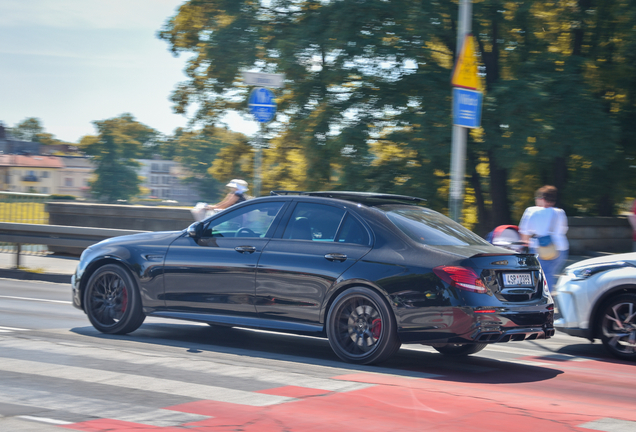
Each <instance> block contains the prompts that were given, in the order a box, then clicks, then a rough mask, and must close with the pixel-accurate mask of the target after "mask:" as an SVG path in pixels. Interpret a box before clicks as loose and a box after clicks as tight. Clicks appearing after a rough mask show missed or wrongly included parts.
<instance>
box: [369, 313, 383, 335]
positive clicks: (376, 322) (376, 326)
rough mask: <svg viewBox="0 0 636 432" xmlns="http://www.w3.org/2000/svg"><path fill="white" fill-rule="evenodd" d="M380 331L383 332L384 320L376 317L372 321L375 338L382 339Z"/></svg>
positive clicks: (372, 332) (372, 331)
mask: <svg viewBox="0 0 636 432" xmlns="http://www.w3.org/2000/svg"><path fill="white" fill-rule="evenodd" d="M380 332H382V320H381V319H380V318H376V319H374V320H373V322H372V323H371V334H372V335H373V337H374V338H376V339H380Z"/></svg>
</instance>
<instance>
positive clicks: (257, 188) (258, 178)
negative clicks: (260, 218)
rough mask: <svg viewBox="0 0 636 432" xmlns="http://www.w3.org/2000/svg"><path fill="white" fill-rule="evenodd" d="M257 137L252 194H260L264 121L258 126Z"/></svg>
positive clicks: (256, 195)
mask: <svg viewBox="0 0 636 432" xmlns="http://www.w3.org/2000/svg"><path fill="white" fill-rule="evenodd" d="M259 132H260V134H259V137H258V140H257V144H256V154H255V155H254V191H253V193H254V196H255V197H258V196H261V165H262V162H261V158H262V152H263V147H264V145H265V123H264V122H261V124H260V128H259Z"/></svg>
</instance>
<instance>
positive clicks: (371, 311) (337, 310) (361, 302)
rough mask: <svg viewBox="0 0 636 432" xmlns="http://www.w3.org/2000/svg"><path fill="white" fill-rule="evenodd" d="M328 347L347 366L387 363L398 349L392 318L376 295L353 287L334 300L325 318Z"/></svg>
mask: <svg viewBox="0 0 636 432" xmlns="http://www.w3.org/2000/svg"><path fill="white" fill-rule="evenodd" d="M326 327H327V337H328V338H329V345H331V349H333V351H334V352H335V353H336V355H337V356H338V357H340V358H341V359H342V360H344V361H346V362H349V363H356V364H370V363H380V362H382V361H384V360H387V359H388V358H389V357H391V356H392V355H393V354H395V353H396V352H397V350H398V349H399V348H400V345H401V343H400V340H399V339H398V336H397V325H396V322H395V316H394V315H393V312H392V311H391V309H390V308H389V306H388V304H387V302H386V300H385V299H384V298H383V297H382V296H380V294H378V293H377V292H375V291H373V290H371V289H368V288H364V287H354V288H349V289H347V290H346V291H343V292H342V293H341V294H340V295H338V297H337V298H336V299H335V300H334V302H333V305H332V306H331V308H330V309H329V314H328V315H327V326H326Z"/></svg>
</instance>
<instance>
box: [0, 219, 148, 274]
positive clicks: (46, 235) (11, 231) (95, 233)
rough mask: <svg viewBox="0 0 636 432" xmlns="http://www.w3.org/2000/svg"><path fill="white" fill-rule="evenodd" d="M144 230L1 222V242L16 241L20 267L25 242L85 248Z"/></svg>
mask: <svg viewBox="0 0 636 432" xmlns="http://www.w3.org/2000/svg"><path fill="white" fill-rule="evenodd" d="M142 232H148V231H136V230H122V229H112V228H86V227H75V226H66V225H39V224H24V223H11V222H0V242H6V243H14V244H16V246H17V247H16V254H15V255H16V261H15V267H16V268H19V267H20V252H21V245H23V244H40V245H47V246H57V247H71V248H80V249H85V248H87V247H88V246H90V245H92V244H95V243H97V242H100V241H102V240H105V239H107V238H111V237H117V236H122V235H129V234H137V233H142Z"/></svg>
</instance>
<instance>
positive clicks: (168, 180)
mask: <svg viewBox="0 0 636 432" xmlns="http://www.w3.org/2000/svg"><path fill="white" fill-rule="evenodd" d="M137 162H139V164H140V166H139V168H138V170H137V173H138V175H139V177H140V178H141V184H140V185H139V186H140V187H141V188H142V190H145V191H147V194H146V195H144V198H157V199H162V200H170V201H177V202H179V203H182V204H192V203H195V202H197V201H199V200H200V198H199V193H198V191H197V190H196V188H195V187H193V185H190V184H186V183H185V182H184V179H185V177H187V173H186V172H185V171H184V170H183V168H182V167H181V166H180V165H179V164H178V163H177V162H175V161H172V160H166V159H161V158H154V159H138V160H137Z"/></svg>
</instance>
